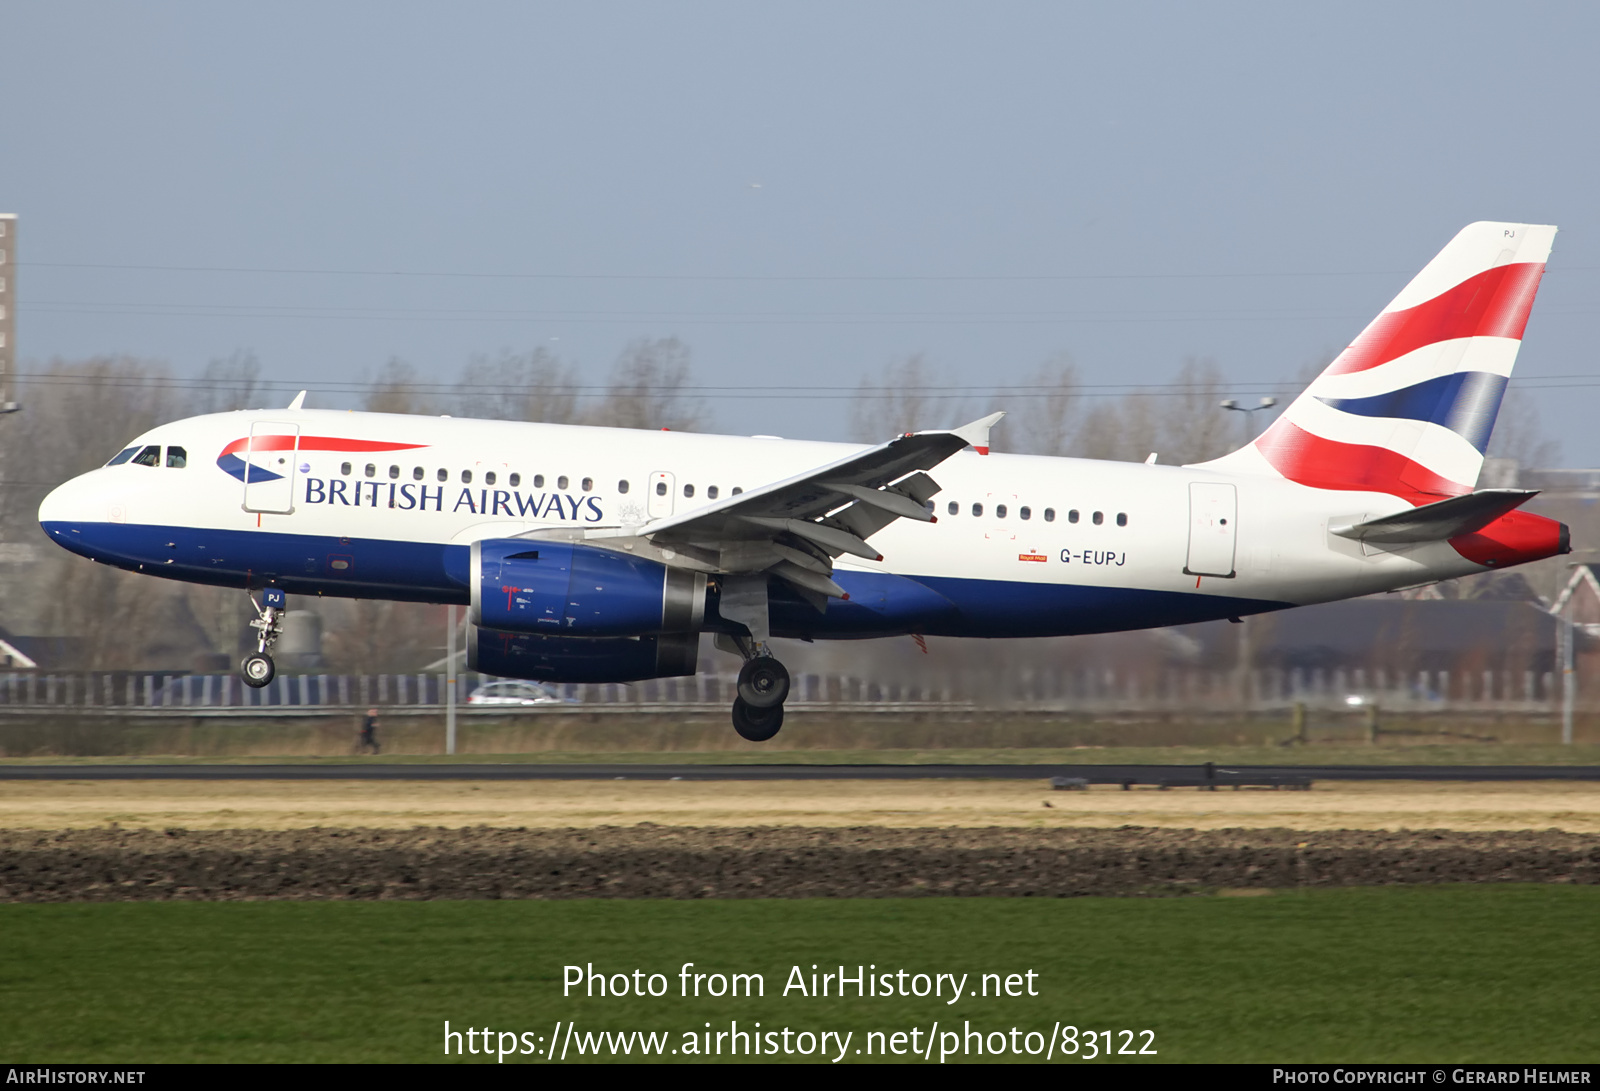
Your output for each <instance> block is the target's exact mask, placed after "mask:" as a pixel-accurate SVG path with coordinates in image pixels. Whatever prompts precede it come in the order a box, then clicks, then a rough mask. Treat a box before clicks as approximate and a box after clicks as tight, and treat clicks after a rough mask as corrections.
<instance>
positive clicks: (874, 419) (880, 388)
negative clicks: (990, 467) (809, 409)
mask: <svg viewBox="0 0 1600 1091" xmlns="http://www.w3.org/2000/svg"><path fill="white" fill-rule="evenodd" d="M964 404H965V399H963V398H953V397H951V396H950V391H949V388H948V385H947V384H946V381H945V379H944V376H943V375H942V374H940V373H939V371H938V370H937V369H935V368H934V367H933V366H932V365H931V364H929V363H928V360H927V357H925V356H924V355H923V354H922V353H920V352H914V353H912V354H911V355H909V356H905V357H902V358H901V359H899V360H891V361H890V362H889V363H888V364H887V365H886V366H885V367H884V369H883V371H882V373H881V374H880V375H879V377H878V378H877V380H872V379H862V380H861V385H860V386H859V387H858V388H857V390H856V397H855V400H854V401H852V402H851V403H850V434H851V438H853V439H856V440H859V441H860V442H862V443H881V442H883V441H884V440H886V439H889V438H890V437H891V436H895V435H898V434H900V433H902V432H916V431H921V430H924V429H928V428H940V427H945V426H954V425H958V424H961V423H962V422H961V421H960V420H958V419H956V418H958V417H959V416H961V415H962V407H963V405H964Z"/></svg>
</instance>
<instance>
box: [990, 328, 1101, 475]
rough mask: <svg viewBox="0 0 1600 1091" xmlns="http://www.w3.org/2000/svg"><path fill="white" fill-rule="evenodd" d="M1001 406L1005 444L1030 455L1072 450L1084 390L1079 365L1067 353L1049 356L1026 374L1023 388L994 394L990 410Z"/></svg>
mask: <svg viewBox="0 0 1600 1091" xmlns="http://www.w3.org/2000/svg"><path fill="white" fill-rule="evenodd" d="M998 409H1004V410H1005V411H1006V413H1007V416H1006V419H1005V420H1004V421H1002V422H1001V425H1000V427H1001V428H1002V429H1003V431H1002V433H1001V434H1002V435H1003V436H1004V437H1005V443H1006V446H1007V447H1009V448H1010V449H1012V450H1014V451H1018V452H1021V453H1023V454H1031V455H1065V454H1068V453H1070V452H1071V450H1072V444H1073V441H1074V439H1075V438H1076V436H1077V433H1078V430H1079V429H1080V428H1081V427H1082V426H1083V421H1084V411H1083V391H1082V388H1081V387H1080V386H1079V385H1078V369H1077V367H1075V366H1074V365H1073V363H1072V360H1071V358H1070V357H1068V356H1067V354H1066V353H1060V354H1058V355H1056V356H1053V357H1051V358H1050V359H1049V360H1046V361H1045V362H1044V363H1042V364H1040V365H1039V367H1038V368H1037V369H1036V370H1035V371H1034V372H1033V374H1032V375H1030V376H1028V379H1027V381H1026V383H1025V384H1024V387H1023V390H1022V391H1019V392H1018V393H1016V394H1013V395H1007V396H1005V397H996V398H995V400H994V401H993V402H992V403H991V411H992V410H998Z"/></svg>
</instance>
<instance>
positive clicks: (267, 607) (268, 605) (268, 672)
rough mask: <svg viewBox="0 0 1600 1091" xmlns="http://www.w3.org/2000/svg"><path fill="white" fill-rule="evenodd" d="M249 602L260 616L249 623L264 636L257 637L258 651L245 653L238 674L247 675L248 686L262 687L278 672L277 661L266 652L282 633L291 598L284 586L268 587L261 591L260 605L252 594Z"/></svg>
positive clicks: (253, 687)
mask: <svg viewBox="0 0 1600 1091" xmlns="http://www.w3.org/2000/svg"><path fill="white" fill-rule="evenodd" d="M250 605H252V606H255V607H256V613H257V614H258V615H259V616H258V617H257V618H256V619H255V620H254V621H252V622H251V623H250V628H252V629H255V630H256V631H257V632H258V633H260V634H261V635H260V636H259V637H258V638H257V641H256V650H255V651H254V652H252V653H251V654H250V655H247V656H245V657H244V662H242V663H240V664H239V673H240V674H241V675H243V676H244V684H245V685H247V686H250V687H251V688H252V689H260V688H261V687H262V686H265V685H267V684H268V683H270V682H271V681H272V679H273V678H274V677H275V676H276V675H277V673H278V667H277V664H275V663H273V661H272V656H270V655H268V654H267V651H268V649H270V648H271V647H272V645H273V644H275V643H276V642H277V640H278V637H280V636H282V635H283V614H284V611H285V610H287V609H288V597H287V596H286V595H285V594H284V593H283V588H281V587H268V588H266V589H264V590H263V591H262V592H261V605H259V606H256V600H255V599H254V598H253V597H252V598H251V600H250Z"/></svg>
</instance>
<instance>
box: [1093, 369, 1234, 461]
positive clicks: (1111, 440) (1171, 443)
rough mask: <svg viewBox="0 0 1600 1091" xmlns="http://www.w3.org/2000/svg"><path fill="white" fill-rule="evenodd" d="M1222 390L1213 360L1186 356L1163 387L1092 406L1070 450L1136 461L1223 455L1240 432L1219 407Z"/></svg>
mask: <svg viewBox="0 0 1600 1091" xmlns="http://www.w3.org/2000/svg"><path fill="white" fill-rule="evenodd" d="M1225 391H1226V386H1225V381H1224V379H1223V375H1222V369H1221V368H1219V367H1218V366H1217V364H1216V361H1214V360H1211V359H1206V358H1199V359H1197V358H1194V357H1191V358H1189V359H1188V360H1185V361H1184V363H1183V366H1182V367H1180V368H1179V369H1178V373H1177V374H1176V375H1175V376H1174V377H1173V380H1172V382H1171V383H1169V384H1167V385H1166V386H1164V387H1161V388H1158V389H1154V390H1132V391H1129V392H1128V393H1127V394H1124V395H1123V396H1122V397H1121V398H1119V399H1117V400H1116V401H1114V402H1104V403H1102V404H1100V405H1097V406H1095V407H1094V408H1093V409H1091V410H1090V411H1089V413H1088V415H1087V417H1086V419H1085V420H1084V423H1083V427H1082V428H1080V429H1079V430H1078V433H1077V439H1076V441H1075V442H1074V443H1073V444H1072V447H1073V452H1072V453H1074V454H1076V455H1079V456H1081V457H1084V458H1105V459H1115V460H1119V461H1124V462H1138V461H1142V460H1143V459H1145V458H1146V457H1148V456H1149V455H1150V454H1151V453H1152V452H1155V453H1157V454H1159V455H1160V456H1161V461H1162V462H1164V463H1169V464H1173V463H1176V464H1184V463H1190V462H1204V461H1205V460H1207V459H1211V458H1216V457H1218V456H1220V455H1224V454H1227V453H1228V452H1229V451H1231V450H1233V449H1234V448H1236V447H1238V446H1240V445H1241V443H1242V442H1243V437H1242V436H1241V434H1240V433H1239V432H1238V428H1239V423H1238V421H1237V420H1235V419H1233V416H1234V415H1233V414H1231V413H1228V412H1227V411H1225V410H1223V409H1222V408H1220V406H1219V403H1220V402H1221V400H1222V397H1223V394H1224V393H1225Z"/></svg>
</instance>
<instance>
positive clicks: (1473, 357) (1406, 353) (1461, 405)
mask: <svg viewBox="0 0 1600 1091" xmlns="http://www.w3.org/2000/svg"><path fill="white" fill-rule="evenodd" d="M1555 234H1556V229H1555V228H1554V227H1544V226H1539V225H1534V224H1510V223H1475V224H1471V225H1469V226H1467V227H1465V228H1463V229H1462V231H1461V233H1460V234H1458V235H1457V236H1456V237H1455V238H1454V239H1451V240H1450V244H1449V245H1448V246H1446V247H1445V248H1444V249H1443V250H1441V251H1440V252H1439V256H1438V257H1436V258H1434V259H1433V260H1432V261H1430V262H1429V263H1428V265H1427V267H1426V268H1425V269H1423V270H1422V272H1420V273H1418V274H1417V275H1416V277H1415V279H1413V280H1412V281H1411V283H1410V284H1408V285H1406V287H1405V290H1404V291H1402V292H1401V293H1400V294H1399V295H1398V296H1396V297H1395V298H1394V301H1393V302H1391V303H1390V304H1389V305H1388V306H1387V307H1385V308H1384V309H1383V313H1381V314H1379V315H1378V317H1377V318H1375V319H1373V320H1372V323H1371V324H1370V325H1369V326H1367V328H1366V329H1365V330H1363V331H1361V336H1360V337H1357V338H1356V339H1355V341H1354V342H1352V343H1351V345H1350V346H1349V347H1348V348H1346V349H1345V350H1344V351H1343V352H1341V353H1340V354H1339V356H1338V358H1337V359H1335V360H1334V361H1333V363H1331V364H1329V365H1328V368H1327V370H1326V371H1324V372H1323V373H1322V374H1321V375H1319V376H1318V377H1317V379H1316V381H1315V382H1313V383H1312V384H1311V385H1310V386H1309V387H1307V388H1306V391H1305V393H1303V394H1301V395H1300V397H1298V398H1296V399H1295V400H1294V402H1293V403H1291V404H1290V406H1289V408H1288V409H1286V410H1284V413H1283V415H1282V416H1281V417H1279V418H1278V420H1276V421H1275V422H1273V424H1272V426H1271V427H1270V428H1268V429H1267V430H1266V431H1265V432H1263V433H1262V434H1261V436H1260V437H1259V438H1257V439H1256V440H1255V441H1254V442H1253V443H1251V444H1250V445H1248V446H1247V447H1244V448H1242V449H1241V450H1238V451H1235V452H1234V453H1233V454H1231V455H1227V456H1225V457H1224V458H1220V459H1217V460H1216V461H1215V462H1211V463H1208V464H1207V465H1209V466H1214V467H1217V468H1218V469H1224V470H1230V471H1233V472H1240V473H1250V472H1255V473H1270V474H1276V475H1279V476H1282V477H1286V478H1288V479H1289V480H1291V481H1297V482H1299V483H1300V484H1302V485H1309V486H1311V487H1312V488H1317V489H1342V490H1358V491H1362V492H1384V493H1390V494H1392V495H1394V496H1402V497H1405V498H1406V499H1408V500H1410V501H1412V502H1413V503H1426V502H1428V501H1431V500H1437V499H1439V498H1440V497H1441V496H1456V495H1460V494H1462V493H1467V492H1471V491H1472V487H1473V485H1474V484H1475V483H1476V482H1477V480H1478V471H1479V470H1481V469H1482V468H1483V451H1484V448H1485V447H1486V446H1487V445H1488V442H1489V432H1490V430H1491V429H1492V428H1493V427H1494V419H1495V415H1496V414H1497V413H1498V412H1499V411H1500V398H1501V396H1502V395H1503V394H1504V393H1505V388H1506V381H1507V380H1508V379H1509V378H1510V377H1511V367H1512V365H1513V364H1514V363H1516V359H1517V350H1518V349H1519V348H1521V347H1522V330H1523V327H1525V326H1526V325H1527V324H1528V312H1529V310H1530V309H1531V308H1532V307H1533V297H1534V293H1535V292H1537V291H1538V290H1539V278H1540V277H1541V276H1543V275H1544V266H1545V261H1546V259H1547V258H1548V257H1549V256H1550V246H1551V244H1552V243H1553V242H1554V241H1555Z"/></svg>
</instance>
